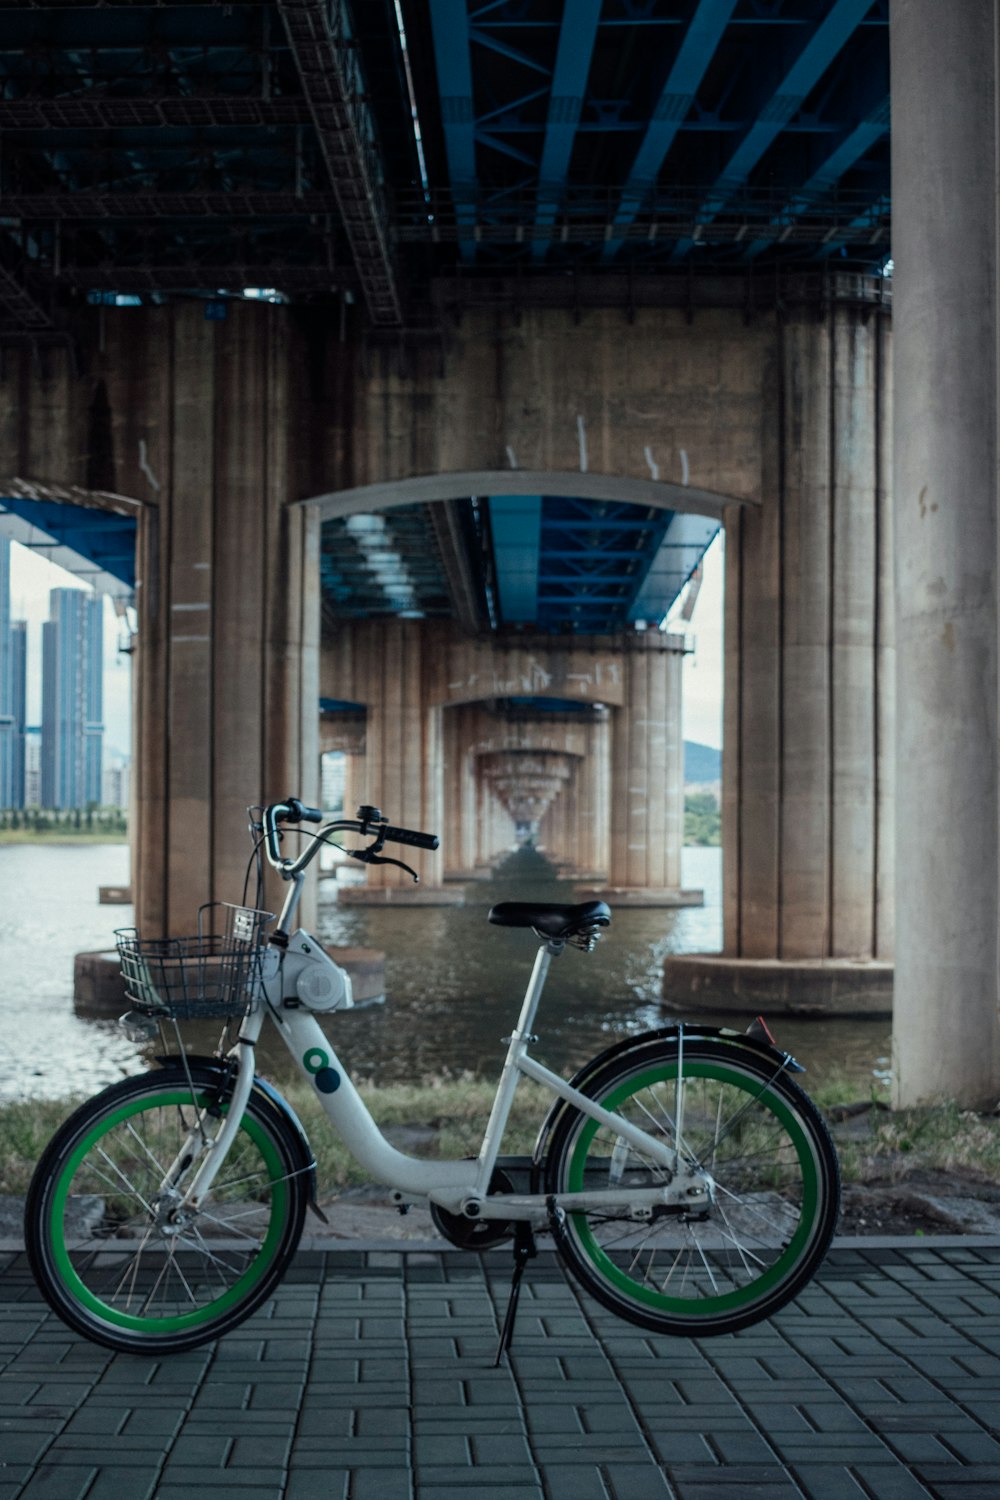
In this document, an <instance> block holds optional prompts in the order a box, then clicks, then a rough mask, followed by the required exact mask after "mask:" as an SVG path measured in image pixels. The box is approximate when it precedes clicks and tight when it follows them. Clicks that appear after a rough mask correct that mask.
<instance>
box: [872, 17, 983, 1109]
mask: <svg viewBox="0 0 1000 1500" xmlns="http://www.w3.org/2000/svg"><path fill="white" fill-rule="evenodd" d="M941 20H942V17H941V8H940V6H938V5H935V4H934V0H894V4H893V11H892V26H891V32H890V35H891V41H892V70H893V96H892V107H893V121H892V124H893V133H892V153H893V162H892V166H893V182H894V204H893V223H894V231H893V247H894V253H895V263H896V275H895V278H894V304H895V307H894V321H895V327H896V334H895V337H896V343H897V355H898V358H897V371H898V374H897V389H896V424H895V458H896V480H895V490H896V521H897V524H896V538H897V582H898V588H899V600H898V604H899V611H898V636H899V641H898V648H899V653H898V654H899V661H898V698H899V718H898V725H897V754H898V772H897V774H898V790H899V804H900V817H899V825H898V840H897V850H898V860H899V867H900V872H901V874H902V876H903V878H902V879H901V881H900V886H899V898H898V907H897V933H898V948H897V960H896V1009H895V1018H894V1028H893V1030H894V1052H895V1086H896V1097H897V1099H898V1100H899V1102H900V1103H902V1104H908V1105H909V1104H917V1103H920V1102H923V1101H925V1100H928V1099H931V1098H933V1097H935V1096H940V1095H944V1096H951V1097H953V1098H955V1099H957V1100H958V1101H959V1102H960V1103H963V1104H965V1105H967V1106H974V1107H975V1106H983V1105H985V1106H986V1107H989V1108H992V1107H994V1106H995V1105H996V1102H997V1098H998V1095H1000V1025H998V1016H997V1005H998V968H997V952H998V942H1000V890H998V824H997V817H998V776H1000V764H998V746H997V629H998V608H997V586H998V585H997V500H998V493H997V365H998V358H997V338H998V322H997V256H998V248H1000V247H998V243H997V241H998V234H997V168H998V158H997V150H998V148H997V128H996V127H997V117H998V101H997V82H998V66H997V56H998V53H997V44H998V38H997V25H998V22H997V13H996V7H995V6H994V5H988V4H986V3H985V0H954V3H953V4H951V5H949V7H948V15H947V23H946V24H945V25H942V24H941Z"/></svg>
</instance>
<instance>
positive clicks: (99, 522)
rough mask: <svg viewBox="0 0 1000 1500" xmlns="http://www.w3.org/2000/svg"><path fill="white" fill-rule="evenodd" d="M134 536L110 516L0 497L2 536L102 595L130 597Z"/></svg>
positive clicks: (131, 524)
mask: <svg viewBox="0 0 1000 1500" xmlns="http://www.w3.org/2000/svg"><path fill="white" fill-rule="evenodd" d="M135 535H136V525H135V521H134V520H133V519H132V518H131V517H130V516H122V515H118V514H116V513H115V512H114V511H104V510H97V509H96V508H91V507H89V506H83V505H72V504H69V503H63V504H60V503H59V502H57V501H53V500H25V499H22V498H21V497H20V496H12V495H4V496H0V536H9V537H11V538H12V539H13V540H14V541H16V542H20V543H21V545H22V546H23V547H27V548H29V549H30V550H31V551H32V552H37V553H39V555H41V556H43V557H46V558H48V560H49V561H50V562H55V563H58V564H59V566H60V567H62V568H65V569H66V570H67V572H70V573H73V574H74V575H75V576H76V577H78V578H82V579H85V580H86V581H87V582H88V583H92V584H93V585H94V587H95V588H96V589H97V591H98V592H99V593H102V594H111V595H112V596H114V597H123V598H129V597H130V596H131V594H132V591H133V589H134V588H135Z"/></svg>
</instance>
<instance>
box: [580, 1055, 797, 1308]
mask: <svg viewBox="0 0 1000 1500" xmlns="http://www.w3.org/2000/svg"><path fill="white" fill-rule="evenodd" d="M676 1074H677V1063H676V1061H674V1062H672V1063H671V1062H665V1063H664V1062H661V1063H659V1064H657V1065H653V1066H650V1067H649V1068H647V1069H646V1070H645V1071H644V1072H642V1073H638V1074H634V1075H632V1076H630V1077H629V1078H627V1079H625V1080H623V1081H622V1083H620V1084H619V1086H618V1087H617V1088H615V1089H613V1090H612V1092H611V1093H610V1094H608V1095H606V1096H603V1097H602V1098H601V1100H600V1103H601V1104H602V1105H603V1107H604V1108H605V1109H609V1110H614V1109H617V1108H618V1106H619V1105H620V1104H622V1103H623V1102H624V1100H625V1099H627V1098H628V1097H629V1096H630V1095H631V1094H634V1093H637V1092H638V1091H639V1090H640V1089H642V1088H646V1087H649V1086H650V1085H652V1084H654V1083H669V1082H671V1081H672V1080H673V1079H674V1078H675V1077H676ZM684 1076H685V1078H710V1079H714V1080H715V1081H716V1082H718V1083H729V1084H734V1085H735V1086H736V1087H739V1088H743V1089H746V1088H747V1086H748V1083H749V1081H750V1079H751V1078H752V1079H754V1081H755V1082H764V1081H763V1080H760V1079H757V1078H756V1077H755V1075H752V1074H751V1075H749V1078H748V1075H747V1074H745V1073H743V1072H741V1071H740V1070H739V1069H736V1068H732V1067H727V1065H726V1064H725V1063H716V1062H706V1061H703V1060H699V1059H697V1058H691V1059H690V1060H688V1059H687V1058H685V1062H684ZM758 1097H759V1100H760V1102H761V1103H763V1104H766V1106H767V1108H768V1109H769V1110H770V1111H771V1113H772V1114H773V1115H775V1117H776V1118H777V1119H778V1120H779V1121H780V1122H781V1124H782V1125H783V1126H784V1128H785V1130H786V1131H787V1133H788V1136H789V1138H790V1140H791V1141H792V1144H793V1145H794V1147H795V1152H796V1155H797V1157H798V1161H799V1166H800V1167H801V1170H802V1184H803V1198H802V1211H801V1215H800V1218H799V1223H798V1227H797V1229H796V1231H795V1233H794V1235H793V1236H792V1239H791V1241H790V1242H789V1244H788V1245H787V1246H786V1248H785V1250H784V1252H783V1253H782V1254H781V1255H780V1256H779V1257H778V1259H777V1260H776V1261H775V1262H774V1264H773V1265H772V1266H770V1267H769V1268H768V1270H767V1271H765V1272H764V1273H763V1275H761V1276H759V1277H757V1278H756V1280H754V1281H753V1282H751V1283H750V1285H749V1286H746V1287H740V1288H737V1290H736V1291H733V1292H726V1293H723V1295H722V1296H719V1297H706V1298H703V1299H701V1301H696V1300H695V1299H694V1298H690V1297H669V1296H666V1295H665V1294H664V1293H662V1292H657V1291H655V1290H653V1289H652V1288H650V1287H645V1286H642V1285H641V1284H640V1283H638V1282H636V1281H635V1280H633V1278H632V1277H630V1276H628V1275H627V1274H626V1273H625V1272H624V1271H622V1270H621V1269H620V1267H619V1266H617V1265H616V1264H615V1262H614V1261H613V1260H612V1259H611V1257H610V1256H609V1255H608V1254H607V1253H606V1251H605V1250H604V1249H603V1247H602V1246H601V1245H600V1244H599V1243H598V1241H597V1240H596V1238H595V1237H594V1233H593V1230H592V1229H591V1227H590V1221H589V1220H588V1218H587V1216H586V1214H583V1213H578V1214H574V1213H572V1212H570V1211H569V1210H567V1219H568V1221H569V1223H570V1224H571V1225H572V1228H571V1231H570V1232H571V1233H572V1234H573V1235H574V1237H575V1239H576V1241H577V1244H578V1245H579V1248H580V1251H581V1252H582V1254H584V1255H585V1256H586V1258H587V1260H588V1261H589V1262H590V1264H591V1266H592V1267H593V1271H594V1274H595V1275H597V1276H598V1277H599V1278H600V1279H601V1280H603V1281H605V1282H609V1283H610V1284H611V1285H612V1286H614V1287H615V1288H616V1289H617V1290H618V1291H619V1292H621V1293H623V1294H624V1295H625V1297H627V1298H628V1299H629V1300H630V1301H632V1302H638V1303H639V1304H641V1305H642V1306H644V1307H647V1308H649V1309H650V1311H651V1312H659V1313H664V1314H666V1313H673V1314H678V1315H683V1316H684V1317H686V1318H691V1319H692V1320H693V1321H694V1320H697V1319H698V1318H699V1317H702V1318H716V1317H718V1316H719V1315H720V1314H723V1313H727V1312H732V1313H738V1312H740V1311H741V1310H742V1309H744V1308H745V1307H747V1306H748V1305H749V1304H751V1303H759V1302H760V1301H761V1299H762V1297H763V1298H766V1296H767V1294H768V1292H771V1291H773V1290H774V1289H775V1288H777V1287H778V1286H780V1285H781V1284H782V1283H784V1282H785V1281H786V1280H787V1278H788V1276H789V1274H790V1272H791V1271H792V1269H793V1268H794V1267H795V1266H797V1265H798V1264H799V1263H800V1261H801V1260H802V1259H803V1257H804V1256H805V1255H806V1254H807V1253H808V1249H809V1244H810V1241H811V1239H812V1237H813V1233H814V1228H815V1225H816V1221H817V1208H818V1206H819V1203H820V1180H819V1178H820V1168H819V1164H818V1162H817V1160H816V1157H815V1155H814V1153H813V1150H812V1147H811V1145H810V1141H809V1136H808V1133H807V1131H806V1130H805V1129H804V1128H803V1126H802V1124H801V1123H800V1121H799V1119H798V1118H797V1116H796V1114H795V1112H794V1110H793V1109H792V1108H791V1106H790V1105H789V1104H788V1103H787V1102H786V1101H785V1100H784V1099H782V1098H781V1096H780V1095H779V1094H777V1093H776V1092H775V1091H774V1090H773V1089H772V1088H771V1087H770V1086H768V1085H766V1084H765V1086H764V1088H763V1090H762V1091H761V1093H760V1094H759V1096H758ZM598 1129H599V1122H598V1121H597V1120H591V1119H587V1121H586V1123H585V1124H584V1126H583V1128H582V1129H581V1131H580V1133H579V1135H578V1136H577V1139H576V1142H575V1143H574V1144H573V1145H572V1147H571V1155H570V1159H569V1167H568V1171H567V1174H566V1175H567V1182H566V1188H567V1190H568V1191H569V1192H581V1191H582V1190H583V1185H584V1171H585V1167H586V1161H587V1153H588V1151H589V1149H590V1144H591V1142H592V1141H593V1138H594V1136H595V1135H596V1133H597V1131H598Z"/></svg>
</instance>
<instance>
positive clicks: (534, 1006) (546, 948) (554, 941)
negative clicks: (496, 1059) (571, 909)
mask: <svg viewBox="0 0 1000 1500" xmlns="http://www.w3.org/2000/svg"><path fill="white" fill-rule="evenodd" d="M565 947H566V944H565V943H564V942H562V941H560V940H559V939H558V938H545V940H544V941H543V942H542V945H541V947H540V948H539V950H538V952H537V953H536V954H535V963H534V967H533V968H532V970H531V977H530V978H529V980H528V987H527V989H526V990H525V992H524V1000H523V1002H522V1004H521V1014H520V1015H519V1016H518V1018H517V1029H516V1031H515V1032H514V1037H515V1038H516V1039H523V1038H525V1037H527V1035H528V1033H529V1032H530V1031H531V1028H532V1026H533V1025H534V1023H535V1012H536V1011H537V1010H538V1002H539V1000H540V999H541V998H542V990H543V989H544V988H545V981H546V979H547V978H548V973H549V966H550V965H551V963H552V960H553V959H554V958H558V957H559V954H560V953H562V952H563V951H564V950H565Z"/></svg>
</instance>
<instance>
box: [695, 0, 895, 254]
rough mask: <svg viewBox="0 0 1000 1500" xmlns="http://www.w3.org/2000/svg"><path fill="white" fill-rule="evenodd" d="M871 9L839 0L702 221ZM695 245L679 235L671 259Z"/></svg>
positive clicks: (718, 183)
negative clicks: (680, 238) (681, 238)
mask: <svg viewBox="0 0 1000 1500" xmlns="http://www.w3.org/2000/svg"><path fill="white" fill-rule="evenodd" d="M871 8H872V0H835V3H834V4H833V5H832V6H831V8H830V12H829V14H828V15H827V16H826V17H825V18H824V19H823V20H822V21H821V22H820V23H819V25H818V26H817V27H816V29H815V31H813V33H812V34H811V36H810V37H809V40H808V41H807V42H806V44H805V46H804V47H803V48H802V51H801V52H800V53H799V55H798V57H797V58H796V59H795V62H794V63H793V64H792V66H791V68H790V69H789V70H788V72H787V73H786V74H785V76H784V78H783V79H782V80H781V82H780V83H779V84H778V87H777V88H776V89H775V91H774V93H773V94H772V96H771V98H770V99H769V100H768V101H767V103H766V104H765V105H764V108H763V109H762V110H761V112H760V114H759V116H758V118H757V120H756V121H755V122H754V124H753V125H751V127H750V129H749V130H748V131H747V133H746V135H745V136H744V137H743V139H742V140H741V141H740V144H739V145H738V146H737V148H736V150H735V151H734V152H733V154H732V156H731V157H730V158H729V161H728V163H727V165H726V166H725V168H724V169H723V171H722V172H721V173H720V174H719V176H718V177H717V178H716V180H715V182H714V184H713V185H712V187H711V188H710V189H709V191H708V193H707V194H706V196H705V199H704V202H703V204H702V206H701V209H700V210H699V213H698V222H699V224H710V223H711V222H712V220H713V219H714V218H715V216H716V214H718V213H720V212H721V211H722V209H723V208H724V207H725V205H726V203H727V201H728V200H729V199H730V198H731V197H732V196H733V194H734V193H735V192H738V191H739V189H740V188H742V187H743V186H744V184H745V183H746V182H747V181H748V179H749V177H750V174H751V172H752V171H753V169H754V167H755V166H756V165H757V163H758V162H759V161H760V159H761V157H762V156H763V155H764V153H765V151H766V150H767V149H768V147H769V146H770V145H772V144H773V142H774V141H775V139H776V138H777V136H778V135H779V134H780V133H781V131H782V130H783V129H784V127H785V126H786V125H787V124H788V122H789V120H791V118H792V116H793V115H794V114H795V113H796V111H797V110H799V109H801V107H802V104H803V101H804V100H805V99H806V98H807V96H808V95H809V94H810V93H811V91H812V90H813V89H814V88H815V87H816V84H817V83H818V82H819V80H820V79H821V78H822V76H823V74H824V73H825V72H826V70H827V68H828V67H829V66H830V64H831V63H832V62H833V60H834V58H835V57H836V56H837V53H838V52H839V51H840V50H841V48H842V47H843V46H844V45H845V43H846V42H847V40H848V38H849V37H850V36H851V35H852V34H853V32H854V31H856V30H857V28H858V26H859V25H860V24H861V22H862V21H863V20H864V18H865V16H866V15H867V14H868V12H869V11H870V10H871ZM693 244H694V241H693V240H691V239H683V240H679V241H678V242H677V244H676V246H675V247H674V253H673V256H672V257H671V259H673V260H682V259H683V258H684V256H685V255H687V254H688V253H689V252H690V249H691V246H692V245H693Z"/></svg>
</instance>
